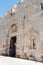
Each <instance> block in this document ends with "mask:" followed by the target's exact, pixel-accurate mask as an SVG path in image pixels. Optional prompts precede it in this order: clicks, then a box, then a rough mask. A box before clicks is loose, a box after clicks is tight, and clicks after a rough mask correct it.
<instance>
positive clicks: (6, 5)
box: [0, 0, 20, 16]
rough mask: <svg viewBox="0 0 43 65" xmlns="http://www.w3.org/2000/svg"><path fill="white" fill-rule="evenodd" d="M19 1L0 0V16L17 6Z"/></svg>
mask: <svg viewBox="0 0 43 65" xmlns="http://www.w3.org/2000/svg"><path fill="white" fill-rule="evenodd" d="M19 1H20V0H0V16H3V15H4V14H5V13H7V12H8V11H9V10H10V9H11V8H12V6H13V5H15V4H17V3H18V2H19Z"/></svg>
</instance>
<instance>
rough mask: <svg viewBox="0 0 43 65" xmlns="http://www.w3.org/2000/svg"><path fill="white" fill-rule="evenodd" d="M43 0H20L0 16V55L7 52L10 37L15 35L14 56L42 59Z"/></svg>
mask: <svg viewBox="0 0 43 65" xmlns="http://www.w3.org/2000/svg"><path fill="white" fill-rule="evenodd" d="M41 3H43V0H35V1H34V0H22V1H21V2H19V3H18V4H17V5H16V6H13V7H12V9H11V10H10V11H9V12H8V13H7V14H5V15H4V16H3V17H0V55H1V54H2V53H3V54H4V53H7V54H9V45H10V38H11V37H12V36H16V37H17V41H16V56H20V57H21V58H27V57H28V58H29V59H33V60H38V61H43V8H41V6H42V5H41Z"/></svg>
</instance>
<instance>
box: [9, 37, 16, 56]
mask: <svg viewBox="0 0 43 65" xmlns="http://www.w3.org/2000/svg"><path fill="white" fill-rule="evenodd" d="M9 55H10V57H15V56H16V36H13V37H11V39H10V48H9Z"/></svg>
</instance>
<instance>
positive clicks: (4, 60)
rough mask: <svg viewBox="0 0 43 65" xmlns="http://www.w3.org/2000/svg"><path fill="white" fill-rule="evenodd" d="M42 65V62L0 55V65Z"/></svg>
mask: <svg viewBox="0 0 43 65" xmlns="http://www.w3.org/2000/svg"><path fill="white" fill-rule="evenodd" d="M33 64H34V65H43V63H40V62H35V61H30V60H22V59H18V58H10V57H4V56H0V65H33Z"/></svg>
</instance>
